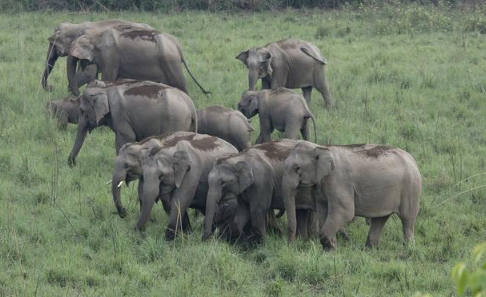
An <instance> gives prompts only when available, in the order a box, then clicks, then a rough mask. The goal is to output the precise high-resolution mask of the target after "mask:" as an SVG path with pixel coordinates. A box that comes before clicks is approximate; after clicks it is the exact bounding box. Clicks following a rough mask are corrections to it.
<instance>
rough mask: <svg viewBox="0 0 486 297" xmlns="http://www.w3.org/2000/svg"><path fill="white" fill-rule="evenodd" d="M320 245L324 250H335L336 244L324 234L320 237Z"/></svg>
mask: <svg viewBox="0 0 486 297" xmlns="http://www.w3.org/2000/svg"><path fill="white" fill-rule="evenodd" d="M321 245H322V248H323V249H324V250H327V251H334V250H336V244H335V243H334V242H333V241H332V240H330V239H329V238H327V237H326V236H322V237H321Z"/></svg>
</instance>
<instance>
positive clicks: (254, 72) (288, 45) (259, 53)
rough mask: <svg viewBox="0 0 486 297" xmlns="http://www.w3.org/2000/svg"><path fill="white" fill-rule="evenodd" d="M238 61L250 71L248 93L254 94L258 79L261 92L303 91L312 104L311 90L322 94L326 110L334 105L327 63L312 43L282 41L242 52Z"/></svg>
mask: <svg viewBox="0 0 486 297" xmlns="http://www.w3.org/2000/svg"><path fill="white" fill-rule="evenodd" d="M236 59H238V60H240V61H242V62H243V63H244V64H245V65H246V67H247V68H248V82H249V90H250V91H254V90H255V88H256V83H257V80H258V79H260V78H261V79H262V89H276V88H279V87H285V88H289V89H296V88H301V89H302V91H303V93H304V98H305V100H306V101H307V103H308V104H309V103H310V100H311V93H312V88H316V89H317V90H318V91H319V92H320V93H321V95H322V97H323V99H324V102H325V105H326V108H330V107H331V104H332V99H331V94H330V93H329V86H328V83H327V79H326V71H325V65H326V64H327V62H326V60H325V59H324V57H323V56H322V54H321V53H320V51H319V49H318V48H317V47H316V46H315V45H313V44H312V43H310V42H307V41H302V40H297V39H283V40H280V41H276V42H271V43H268V44H267V45H265V46H263V47H252V48H250V49H249V50H246V51H244V52H241V53H240V54H239V55H238V56H236Z"/></svg>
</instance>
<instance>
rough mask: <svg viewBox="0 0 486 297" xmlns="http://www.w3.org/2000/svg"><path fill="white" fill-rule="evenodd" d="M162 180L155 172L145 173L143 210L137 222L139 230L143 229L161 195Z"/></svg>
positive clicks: (142, 198) (142, 199)
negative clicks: (156, 200)
mask: <svg viewBox="0 0 486 297" xmlns="http://www.w3.org/2000/svg"><path fill="white" fill-rule="evenodd" d="M159 186H160V181H159V179H158V176H157V175H155V174H154V173H145V172H144V175H143V194H142V197H141V201H142V210H141V213H140V217H139V218H138V222H137V230H140V231H141V230H143V228H144V226H145V223H147V221H148V220H149V218H150V212H151V210H152V207H153V205H154V203H155V199H156V198H157V196H158V195H159Z"/></svg>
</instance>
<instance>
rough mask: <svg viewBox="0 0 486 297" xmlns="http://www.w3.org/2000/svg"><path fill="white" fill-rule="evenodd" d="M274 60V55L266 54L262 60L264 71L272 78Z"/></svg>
mask: <svg viewBox="0 0 486 297" xmlns="http://www.w3.org/2000/svg"><path fill="white" fill-rule="evenodd" d="M272 58H273V55H272V53H271V52H266V53H264V55H263V59H262V67H263V70H264V71H265V72H266V73H267V74H268V76H272V73H273V67H272Z"/></svg>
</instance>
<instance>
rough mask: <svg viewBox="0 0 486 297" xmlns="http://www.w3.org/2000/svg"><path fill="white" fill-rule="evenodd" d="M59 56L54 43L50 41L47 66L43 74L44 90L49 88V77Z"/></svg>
mask: <svg viewBox="0 0 486 297" xmlns="http://www.w3.org/2000/svg"><path fill="white" fill-rule="evenodd" d="M58 57H59V56H58V55H57V51H56V48H55V46H54V44H53V43H52V42H49V47H48V48H47V58H46V67H45V69H44V74H43V75H42V88H44V90H47V89H48V85H47V78H48V77H49V74H50V73H51V71H52V69H53V68H54V64H56V61H57V58H58Z"/></svg>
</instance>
